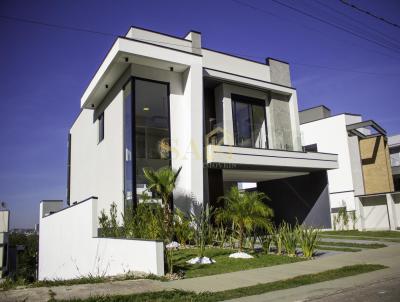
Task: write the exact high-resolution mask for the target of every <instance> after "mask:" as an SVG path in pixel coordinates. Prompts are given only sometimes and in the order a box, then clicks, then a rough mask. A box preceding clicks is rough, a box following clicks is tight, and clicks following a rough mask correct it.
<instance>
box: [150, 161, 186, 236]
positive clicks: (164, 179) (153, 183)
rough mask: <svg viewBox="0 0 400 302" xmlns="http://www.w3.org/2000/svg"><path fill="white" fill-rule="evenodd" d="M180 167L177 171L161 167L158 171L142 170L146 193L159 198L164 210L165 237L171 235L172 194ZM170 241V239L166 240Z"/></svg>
mask: <svg viewBox="0 0 400 302" xmlns="http://www.w3.org/2000/svg"><path fill="white" fill-rule="evenodd" d="M181 170H182V167H180V168H179V169H178V170H177V171H174V170H172V169H171V168H170V167H162V168H160V169H158V170H153V169H149V168H144V169H143V172H144V176H145V177H146V179H147V191H150V192H154V193H155V194H156V195H158V196H159V197H160V198H161V202H162V205H163V209H164V227H165V230H166V232H167V236H169V237H170V236H171V235H172V223H173V220H172V219H173V215H172V192H173V191H174V189H175V182H176V180H177V178H178V176H179V173H180V172H181ZM168 239H170V238H168Z"/></svg>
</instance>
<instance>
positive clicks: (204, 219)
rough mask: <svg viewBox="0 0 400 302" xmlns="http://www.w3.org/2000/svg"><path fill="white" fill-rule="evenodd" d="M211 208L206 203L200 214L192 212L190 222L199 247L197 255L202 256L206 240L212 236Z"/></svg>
mask: <svg viewBox="0 0 400 302" xmlns="http://www.w3.org/2000/svg"><path fill="white" fill-rule="evenodd" d="M213 213H214V211H213V209H212V208H211V207H210V206H209V205H208V204H207V205H206V206H205V207H204V208H203V209H202V211H201V212H200V214H198V215H194V214H192V215H191V217H192V222H193V224H194V228H195V242H196V246H197V247H198V249H199V253H198V255H197V256H198V257H199V258H203V257H204V252H205V248H206V245H207V242H210V241H211V238H212V226H211V217H212V215H213Z"/></svg>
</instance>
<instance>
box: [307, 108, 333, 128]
mask: <svg viewBox="0 0 400 302" xmlns="http://www.w3.org/2000/svg"><path fill="white" fill-rule="evenodd" d="M330 116H331V110H330V109H329V108H327V107H325V106H317V107H313V108H310V109H305V110H302V111H299V118H300V124H304V123H309V122H313V121H316V120H320V119H323V118H327V117H330Z"/></svg>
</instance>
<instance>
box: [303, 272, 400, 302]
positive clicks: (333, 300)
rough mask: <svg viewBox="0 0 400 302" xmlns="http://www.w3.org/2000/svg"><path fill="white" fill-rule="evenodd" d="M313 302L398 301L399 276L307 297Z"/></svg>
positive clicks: (399, 295)
mask: <svg viewBox="0 0 400 302" xmlns="http://www.w3.org/2000/svg"><path fill="white" fill-rule="evenodd" d="M308 301H313V302H344V301H346V302H359V301H362V302H378V301H379V302H398V301H400V276H399V277H397V278H394V279H391V280H384V281H376V282H372V283H367V284H365V285H361V286H356V287H352V288H350V289H346V290H343V291H340V292H337V293H334V294H332V295H327V296H324V297H320V298H315V299H309V300H308Z"/></svg>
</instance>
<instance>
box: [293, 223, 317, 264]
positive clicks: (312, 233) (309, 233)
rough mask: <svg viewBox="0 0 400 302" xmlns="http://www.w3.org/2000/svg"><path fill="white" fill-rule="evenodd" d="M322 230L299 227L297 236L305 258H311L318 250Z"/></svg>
mask: <svg viewBox="0 0 400 302" xmlns="http://www.w3.org/2000/svg"><path fill="white" fill-rule="evenodd" d="M319 233H320V230H319V229H317V228H314V227H311V226H297V227H296V234H297V239H298V242H299V244H300V247H301V249H302V251H303V256H304V257H306V258H311V257H312V256H313V255H314V253H315V250H316V248H317V244H318V241H319Z"/></svg>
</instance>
